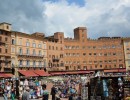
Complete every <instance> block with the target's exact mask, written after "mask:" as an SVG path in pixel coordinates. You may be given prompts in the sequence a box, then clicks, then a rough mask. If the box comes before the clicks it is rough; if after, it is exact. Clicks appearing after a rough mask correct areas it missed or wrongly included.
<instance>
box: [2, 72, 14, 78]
mask: <svg viewBox="0 0 130 100" xmlns="http://www.w3.org/2000/svg"><path fill="white" fill-rule="evenodd" d="M0 77H3V78H9V77H13V74H10V73H0Z"/></svg>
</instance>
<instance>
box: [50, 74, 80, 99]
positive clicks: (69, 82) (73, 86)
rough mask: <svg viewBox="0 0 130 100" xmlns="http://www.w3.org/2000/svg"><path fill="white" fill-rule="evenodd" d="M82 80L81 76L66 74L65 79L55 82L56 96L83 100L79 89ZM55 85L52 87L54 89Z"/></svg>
mask: <svg viewBox="0 0 130 100" xmlns="http://www.w3.org/2000/svg"><path fill="white" fill-rule="evenodd" d="M80 82H81V79H80V77H79V76H72V77H71V76H66V77H64V80H62V81H59V80H58V81H57V82H54V84H55V85H54V87H55V89H56V90H55V91H56V96H57V97H59V98H69V100H81V96H80V93H79V91H78V87H79V84H80ZM54 87H53V88H52V90H53V91H54ZM51 94H52V93H51Z"/></svg>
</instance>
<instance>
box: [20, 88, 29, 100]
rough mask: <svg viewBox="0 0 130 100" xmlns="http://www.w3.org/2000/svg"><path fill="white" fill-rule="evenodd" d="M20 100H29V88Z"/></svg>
mask: <svg viewBox="0 0 130 100" xmlns="http://www.w3.org/2000/svg"><path fill="white" fill-rule="evenodd" d="M22 100H30V99H29V87H26V89H25V92H24V93H23V94H22Z"/></svg>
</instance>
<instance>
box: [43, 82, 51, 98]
mask: <svg viewBox="0 0 130 100" xmlns="http://www.w3.org/2000/svg"><path fill="white" fill-rule="evenodd" d="M42 88H43V95H42V100H48V99H49V92H48V90H46V85H45V84H43V85H42Z"/></svg>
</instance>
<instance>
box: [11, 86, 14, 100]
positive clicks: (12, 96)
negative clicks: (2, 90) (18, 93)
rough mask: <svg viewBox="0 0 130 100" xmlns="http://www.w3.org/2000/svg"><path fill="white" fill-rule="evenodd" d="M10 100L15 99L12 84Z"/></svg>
mask: <svg viewBox="0 0 130 100" xmlns="http://www.w3.org/2000/svg"><path fill="white" fill-rule="evenodd" d="M11 100H15V89H14V86H12V89H11Z"/></svg>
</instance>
